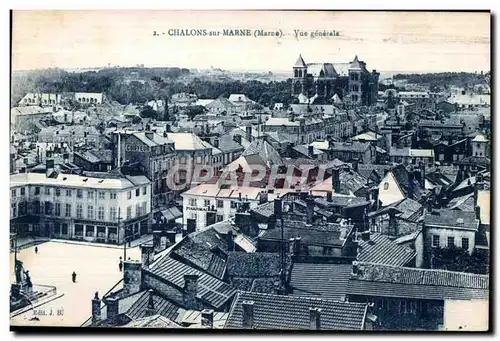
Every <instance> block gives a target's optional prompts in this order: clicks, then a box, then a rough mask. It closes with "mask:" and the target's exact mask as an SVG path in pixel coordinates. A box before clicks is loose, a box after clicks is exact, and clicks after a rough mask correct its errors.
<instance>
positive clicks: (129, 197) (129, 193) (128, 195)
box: [127, 191, 132, 200]
mask: <svg viewBox="0 0 500 341" xmlns="http://www.w3.org/2000/svg"><path fill="white" fill-rule="evenodd" d="M127 199H128V200H130V199H132V192H131V191H128V192H127Z"/></svg>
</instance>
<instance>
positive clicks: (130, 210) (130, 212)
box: [127, 206, 132, 219]
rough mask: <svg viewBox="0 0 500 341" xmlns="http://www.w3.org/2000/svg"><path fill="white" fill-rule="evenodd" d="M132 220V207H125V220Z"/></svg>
mask: <svg viewBox="0 0 500 341" xmlns="http://www.w3.org/2000/svg"><path fill="white" fill-rule="evenodd" d="M130 218H132V206H127V219H130Z"/></svg>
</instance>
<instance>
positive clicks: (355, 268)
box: [351, 261, 359, 276]
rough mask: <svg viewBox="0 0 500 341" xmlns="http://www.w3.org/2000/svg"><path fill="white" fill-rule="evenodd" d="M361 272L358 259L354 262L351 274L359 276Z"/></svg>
mask: <svg viewBox="0 0 500 341" xmlns="http://www.w3.org/2000/svg"><path fill="white" fill-rule="evenodd" d="M358 272H359V265H358V262H357V261H353V262H352V270H351V275H354V276H357V275H358Z"/></svg>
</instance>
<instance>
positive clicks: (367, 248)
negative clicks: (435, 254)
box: [357, 233, 415, 266]
mask: <svg viewBox="0 0 500 341" xmlns="http://www.w3.org/2000/svg"><path fill="white" fill-rule="evenodd" d="M414 257H415V251H413V250H412V249H410V248H409V247H406V246H403V245H399V244H397V243H395V242H394V240H392V239H390V238H389V237H388V236H386V235H383V234H380V233H372V234H371V235H370V240H367V241H365V240H360V241H359V246H358V257H357V259H358V260H359V261H361V262H371V263H380V264H387V265H395V266H404V265H407V264H408V262H410V261H411V260H412V259H413V258H414Z"/></svg>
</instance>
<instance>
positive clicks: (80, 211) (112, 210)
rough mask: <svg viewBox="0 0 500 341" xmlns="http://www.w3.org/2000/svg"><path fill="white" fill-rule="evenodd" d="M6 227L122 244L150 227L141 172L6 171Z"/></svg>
mask: <svg viewBox="0 0 500 341" xmlns="http://www.w3.org/2000/svg"><path fill="white" fill-rule="evenodd" d="M10 190H11V209H10V216H11V229H13V230H14V231H13V232H17V233H19V234H20V235H23V234H28V235H38V236H45V237H49V238H61V239H72V240H82V241H88V242H103V243H112V244H122V243H123V242H124V241H130V240H133V239H136V238H138V237H140V236H141V235H144V234H147V233H150V232H151V231H148V230H149V226H150V224H149V220H150V212H151V196H150V195H151V182H150V181H149V180H148V179H147V178H146V177H144V176H128V177H122V178H91V177H85V176H80V175H73V174H58V175H56V176H53V175H49V176H47V174H43V173H22V174H15V175H11V177H10Z"/></svg>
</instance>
